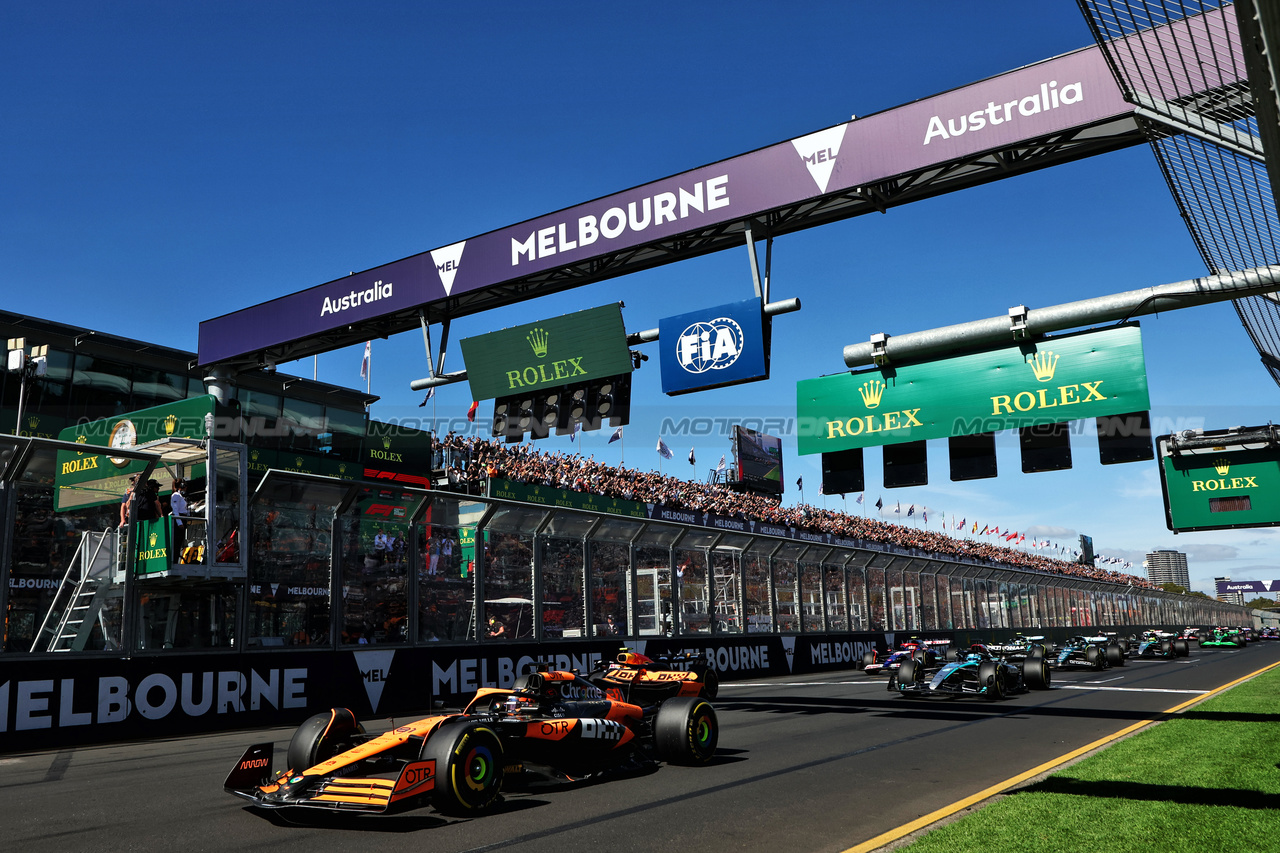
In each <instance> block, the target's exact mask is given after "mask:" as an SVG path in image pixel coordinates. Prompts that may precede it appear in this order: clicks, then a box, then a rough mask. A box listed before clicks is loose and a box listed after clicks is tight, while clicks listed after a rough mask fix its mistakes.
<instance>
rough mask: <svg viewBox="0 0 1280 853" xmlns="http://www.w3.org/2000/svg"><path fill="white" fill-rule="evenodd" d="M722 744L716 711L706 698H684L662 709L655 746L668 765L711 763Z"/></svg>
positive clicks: (655, 736)
mask: <svg viewBox="0 0 1280 853" xmlns="http://www.w3.org/2000/svg"><path fill="white" fill-rule="evenodd" d="M719 742H720V722H719V721H718V720H717V719H716V709H715V708H712V707H711V703H710V702H708V701H706V700H705V699H698V698H696V697H693V696H680V697H677V698H675V699H668V700H667V701H666V702H663V703H662V706H661V707H660V708H658V717H657V719H656V720H654V721H653V743H654V747H655V748H656V750H657V753H658V757H659V758H661V759H662V760H663V761H665V762H667V763H668V764H707V763H708V762H710V761H711V758H712V757H713V756H714V755H715V754H716V744H717V743H719Z"/></svg>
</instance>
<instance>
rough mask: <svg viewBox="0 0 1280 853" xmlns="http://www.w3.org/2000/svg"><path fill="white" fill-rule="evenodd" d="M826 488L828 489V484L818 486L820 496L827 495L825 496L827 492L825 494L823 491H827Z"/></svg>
mask: <svg viewBox="0 0 1280 853" xmlns="http://www.w3.org/2000/svg"><path fill="white" fill-rule="evenodd" d="M826 487H827V484H826V483H819V484H818V494H820V495H825V494H826V492H824V491H823V489H825V488H826Z"/></svg>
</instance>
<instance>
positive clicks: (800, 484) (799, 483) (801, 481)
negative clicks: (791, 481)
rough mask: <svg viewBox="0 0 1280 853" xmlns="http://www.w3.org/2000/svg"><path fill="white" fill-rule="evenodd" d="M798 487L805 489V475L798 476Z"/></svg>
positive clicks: (801, 489)
mask: <svg viewBox="0 0 1280 853" xmlns="http://www.w3.org/2000/svg"><path fill="white" fill-rule="evenodd" d="M796 488H797V489H799V490H800V491H802V492H803V491H804V477H796Z"/></svg>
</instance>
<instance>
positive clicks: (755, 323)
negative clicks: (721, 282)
mask: <svg viewBox="0 0 1280 853" xmlns="http://www.w3.org/2000/svg"><path fill="white" fill-rule="evenodd" d="M761 308H762V305H761V300H759V299H747V300H745V301H742V302H731V303H729V304H728V305H718V306H716V307H714V308H704V309H702V310H701V311H690V312H689V313H687V314H677V315H676V316H674V317H664V318H663V319H661V320H659V321H658V342H659V346H660V347H661V352H662V392H663V393H664V394H668V395H671V396H675V395H677V394H687V393H689V392H691V391H703V390H706V389H708V388H720V387H723V386H725V385H737V384H738V383H740V382H752V381H754V380H757V379H768V378H769V353H768V350H767V344H766V342H765V335H764V315H763V314H762V312H761Z"/></svg>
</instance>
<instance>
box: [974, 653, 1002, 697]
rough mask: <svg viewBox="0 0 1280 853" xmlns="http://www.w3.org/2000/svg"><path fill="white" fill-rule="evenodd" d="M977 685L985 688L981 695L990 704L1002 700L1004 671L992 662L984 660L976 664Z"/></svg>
mask: <svg viewBox="0 0 1280 853" xmlns="http://www.w3.org/2000/svg"><path fill="white" fill-rule="evenodd" d="M978 683H979V684H981V685H983V686H984V687H986V688H987V692H986V693H984V694H982V695H983V697H984V698H986V699H989V700H991V701H992V702H994V701H996V700H997V699H1003V698H1004V670H1003V668H1002V667H1001V666H1000V664H998V663H996V662H995V661H993V660H984V661H983V662H982V663H980V664H978Z"/></svg>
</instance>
